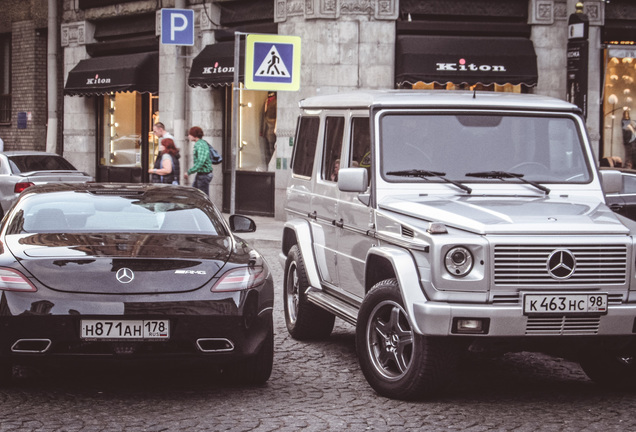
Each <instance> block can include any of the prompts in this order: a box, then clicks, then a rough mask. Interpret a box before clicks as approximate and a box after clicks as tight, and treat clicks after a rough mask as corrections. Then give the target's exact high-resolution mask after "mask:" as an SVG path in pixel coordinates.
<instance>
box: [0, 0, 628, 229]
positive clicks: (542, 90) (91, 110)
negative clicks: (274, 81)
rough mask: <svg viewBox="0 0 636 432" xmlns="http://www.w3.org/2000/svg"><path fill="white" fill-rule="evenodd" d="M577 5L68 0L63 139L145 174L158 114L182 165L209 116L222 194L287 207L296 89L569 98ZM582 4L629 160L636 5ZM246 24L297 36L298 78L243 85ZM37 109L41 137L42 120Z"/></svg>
mask: <svg viewBox="0 0 636 432" xmlns="http://www.w3.org/2000/svg"><path fill="white" fill-rule="evenodd" d="M33 1H35V0H33ZM162 8H179V9H191V10H193V11H194V26H195V38H194V44H193V45H191V46H186V47H179V46H175V45H168V44H162V43H161V42H160V35H161V20H160V16H161V13H160V10H161V9H162ZM575 11H576V2H575V1H573V0H418V1H416V0H271V1H262V0H258V1H254V0H241V1H238V0H234V1H233V0H221V1H219V0H216V1H212V0H203V1H202V0H196V1H188V0H130V1H125V0H119V1H115V0H99V1H98V0H60V12H61V13H60V56H59V58H60V69H61V70H62V73H61V79H60V95H61V96H60V101H61V102H60V104H61V105H62V106H63V109H62V111H63V117H62V116H61V117H62V118H61V122H60V124H61V134H62V135H63V136H62V139H61V140H60V143H59V144H58V149H59V151H60V152H61V153H63V155H64V156H65V157H66V158H67V159H69V160H70V161H71V162H72V163H73V164H75V165H76V166H77V167H78V168H79V169H81V170H84V171H87V172H90V173H91V174H93V175H95V176H96V178H97V179H98V181H133V182H145V181H148V173H147V170H148V168H149V167H152V165H153V163H154V159H155V157H156V149H157V143H158V141H157V137H155V136H154V135H153V133H152V125H153V124H154V123H155V122H157V121H160V122H162V123H164V124H165V125H166V128H167V130H168V131H169V132H172V133H174V134H175V142H176V144H177V147H179V148H180V149H181V154H182V159H181V166H182V171H184V170H185V169H187V168H188V167H189V166H191V163H192V161H191V153H192V147H191V144H190V143H188V142H187V140H186V138H185V132H187V129H188V128H189V127H190V126H200V127H201V128H202V129H203V131H204V135H205V136H204V138H205V139H206V140H207V141H208V142H209V143H210V144H212V145H213V146H214V147H215V148H216V149H217V150H219V152H220V153H222V154H223V155H224V162H223V164H222V165H217V166H215V167H214V178H213V181H212V184H211V188H210V190H211V194H210V195H211V198H212V200H213V201H214V202H215V203H216V204H217V205H219V206H221V207H223V208H224V210H225V211H228V210H229V209H230V208H232V206H233V205H234V208H235V210H236V212H238V213H245V214H260V215H268V216H276V217H279V218H282V217H283V214H284V211H283V208H284V202H285V187H286V184H287V180H288V178H289V160H290V157H291V154H292V150H293V143H294V132H295V124H296V118H297V115H298V101H299V100H300V99H302V98H305V97H308V96H313V95H317V94H332V93H337V92H343V91H348V90H354V89H393V88H413V89H418V88H449V89H479V90H486V91H513V92H522V93H523V92H526V93H538V94H545V95H549V96H554V97H558V98H562V99H566V98H567V97H568V73H567V70H568V41H569V35H568V31H569V29H570V26H569V25H568V20H569V19H570V16H571V15H572V14H575ZM583 12H584V13H585V15H586V17H587V21H588V24H589V35H588V39H587V40H588V51H587V55H588V62H587V68H588V70H587V86H586V89H585V90H586V93H585V101H586V103H587V106H586V114H587V117H586V118H587V124H588V130H589V132H590V136H591V137H592V141H593V143H594V146H595V151H596V153H597V155H598V157H599V159H601V158H603V157H606V156H619V157H621V158H623V159H629V157H628V156H629V155H628V150H629V148H630V147H629V146H626V145H624V139H626V138H625V137H627V134H626V133H623V128H622V125H623V124H624V121H623V120H624V119H623V117H624V116H625V113H626V112H627V113H628V114H629V115H631V112H634V113H636V111H633V110H632V108H633V95H632V93H633V91H636V90H634V89H633V79H634V78H635V77H636V69H635V68H634V66H636V64H635V63H633V62H634V60H632V59H633V58H634V57H635V55H634V50H636V45H635V41H634V39H635V38H636V36H635V35H636V4H634V2H633V1H629V0H612V1H611V3H607V2H605V1H600V0H598V1H589V0H588V1H586V2H584V9H583ZM25 21H28V20H21V19H16V20H15V21H12V24H11V32H5V33H4V35H5V36H4V37H5V39H6V37H7V36H6V33H10V37H11V46H12V49H13V53H12V59H14V60H17V59H16V57H15V51H16V50H20V51H21V52H24V48H22V47H21V45H19V43H18V42H16V39H17V40H19V41H20V43H22V42H23V41H26V40H28V39H29V38H31V39H37V34H36V32H32V33H29V34H26V33H25V34H24V35H23V34H22V33H21V32H22V31H23V30H21V29H22V27H23V26H25V25H26V26H33V28H34V29H35V28H36V27H37V26H38V24H36V23H35V22H34V23H33V24H28V23H25ZM31 21H34V19H32V20H31ZM3 28H5V29H6V28H7V27H3ZM237 31H238V32H240V33H241V34H247V33H250V34H251V33H259V34H279V35H294V36H299V37H300V38H301V41H302V42H301V43H302V45H301V46H302V49H301V80H300V89H299V90H298V91H277V92H273V91H261V90H246V89H244V86H243V78H244V77H243V75H244V71H243V70H242V66H241V67H239V83H240V84H239V88H240V90H233V88H234V84H233V83H234V41H235V32H237ZM1 36H2V34H0V37H1ZM44 39H46V38H44ZM243 40H244V38H243V37H241V41H243ZM44 42H45V41H44ZM243 43H244V42H241V44H243ZM40 45H42V44H40ZM243 49H244V48H243V46H242V47H241V49H240V50H239V52H240V55H241V56H242V55H243ZM33 55H34V57H35V58H38V57H39V58H40V59H41V58H43V55H44V53H43V52H38V51H37V50H35V49H34V53H33ZM3 58H4V57H3ZM18 63H19V61H17V63H15V64H12V65H11V66H12V68H13V70H12V72H10V73H11V76H12V77H13V81H12V85H14V84H15V83H16V79H18V78H17V75H16V74H17V73H19V74H21V75H23V74H27V75H25V76H28V72H18V71H17V70H16V69H15V68H16V65H17V64H18ZM3 64H5V65H6V62H4V63H3ZM239 64H240V63H239ZM5 69H6V66H5ZM27 69H28V68H27ZM35 69H36V68H33V70H35ZM3 70H4V69H3ZM25 79H26V78H25ZM41 81H42V80H41V77H40V82H41ZM33 82H37V79H36V77H33ZM62 95H63V96H62ZM612 96H613V97H612ZM234 99H237V100H236V112H237V119H236V120H234V113H235V110H234V107H235V105H234V104H233V103H234ZM41 100H42V99H40V100H39V102H41ZM12 103H13V104H14V105H12V108H11V112H12V113H11V115H12V120H11V122H10V123H11V125H9V126H6V125H5V127H6V129H5V130H4V131H5V132H6V135H7V136H11V134H12V133H19V132H20V130H18V129H17V126H18V125H17V115H18V113H19V112H23V111H19V110H22V108H20V107H18V106H16V105H15V101H14V102H12ZM35 108H36V107H35V104H34V106H33V110H32V117H31V118H33V113H35V112H36V110H35ZM44 113H46V109H44ZM632 117H634V116H632ZM32 121H33V120H32ZM40 123H41V128H42V131H40V132H39V133H40V134H44V135H45V131H44V130H45V127H46V122H43V123H42V121H41V120H40ZM2 127H3V125H2V124H0V137H2V138H4V136H3V135H2V134H3V129H2ZM14 129H15V130H14ZM35 130H37V129H36V128H33V131H34V132H35ZM234 134H236V135H237V136H236V137H233V135H234ZM5 142H6V143H7V144H8V146H7V147H8V148H12V147H15V148H21V147H20V146H27V147H28V144H27V143H25V144H19V143H21V142H22V141H14V140H13V139H8V140H6V139H5ZM619 144H620V145H619ZM33 148H38V149H43V147H42V146H40V147H37V146H36V145H34V146H33ZM233 154H234V157H232V155H233ZM232 161H234V164H232V163H231V162H232Z"/></svg>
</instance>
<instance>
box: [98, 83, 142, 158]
mask: <svg viewBox="0 0 636 432" xmlns="http://www.w3.org/2000/svg"><path fill="white" fill-rule="evenodd" d="M103 101H104V102H103V103H104V110H103V112H104V114H103V115H104V119H103V123H102V124H103V125H104V126H103V141H102V142H103V149H102V155H101V158H100V164H101V165H104V166H117V167H141V133H142V132H141V131H142V97H141V94H139V93H137V92H130V93H128V92H127V93H111V94H110V95H107V96H104V98H103Z"/></svg>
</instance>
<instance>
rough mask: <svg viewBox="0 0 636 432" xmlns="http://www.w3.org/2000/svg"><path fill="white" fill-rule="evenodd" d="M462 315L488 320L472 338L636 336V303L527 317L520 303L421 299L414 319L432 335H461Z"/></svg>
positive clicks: (416, 307) (414, 306)
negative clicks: (595, 310) (602, 310)
mask: <svg viewBox="0 0 636 432" xmlns="http://www.w3.org/2000/svg"><path fill="white" fill-rule="evenodd" d="M459 318H468V319H482V320H487V323H488V326H487V327H488V328H487V332H486V333H484V334H470V336H471V337H485V338H488V337H528V336H579V335H580V336H585V335H588V336H634V335H636V334H635V333H634V327H635V319H636V304H623V305H613V306H612V305H610V306H609V308H608V312H607V314H605V315H579V316H565V315H543V316H526V315H524V314H523V310H522V307H521V306H493V305H474V304H450V303H442V302H431V301H429V302H422V303H416V304H414V305H413V319H414V320H415V323H416V327H417V328H419V329H420V331H421V333H422V334H424V335H429V336H449V335H454V336H455V335H458V336H461V333H458V332H457V331H455V330H454V329H453V325H454V321H456V320H457V319H459Z"/></svg>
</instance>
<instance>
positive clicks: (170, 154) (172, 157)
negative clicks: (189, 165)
mask: <svg viewBox="0 0 636 432" xmlns="http://www.w3.org/2000/svg"><path fill="white" fill-rule="evenodd" d="M180 157H181V156H180V155H179V149H178V148H177V147H176V146H175V145H174V141H173V140H172V138H164V139H163V140H162V141H161V144H159V156H158V157H157V160H156V161H155V166H154V168H151V169H149V170H148V173H150V174H152V182H153V183H167V184H174V185H178V184H179V176H180V171H181V170H180V168H179V158H180Z"/></svg>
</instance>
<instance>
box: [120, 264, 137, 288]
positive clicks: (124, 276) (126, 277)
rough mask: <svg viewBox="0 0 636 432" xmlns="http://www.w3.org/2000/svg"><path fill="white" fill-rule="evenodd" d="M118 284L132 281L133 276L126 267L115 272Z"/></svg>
mask: <svg viewBox="0 0 636 432" xmlns="http://www.w3.org/2000/svg"><path fill="white" fill-rule="evenodd" d="M115 277H116V278H117V280H118V281H119V283H123V284H127V283H130V282H132V281H133V279H134V278H135V274H134V273H133V271H132V270H131V269H129V268H128V267H122V268H120V269H119V270H117V274H116V275H115Z"/></svg>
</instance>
